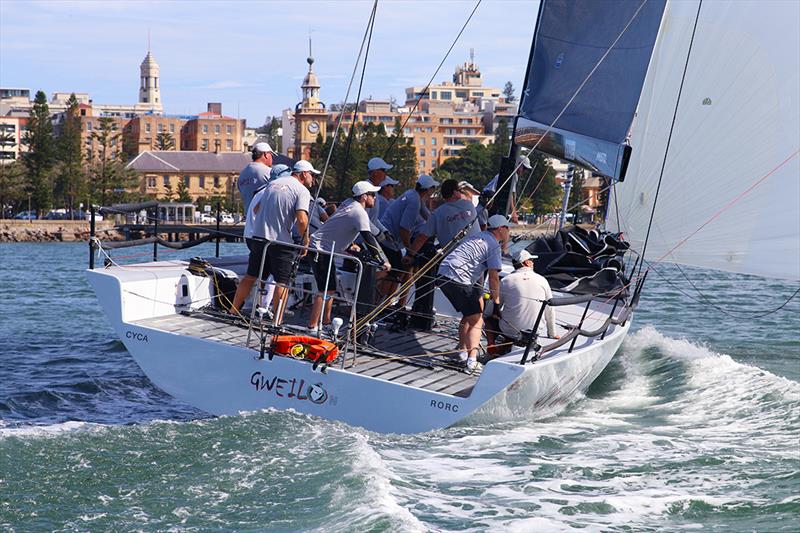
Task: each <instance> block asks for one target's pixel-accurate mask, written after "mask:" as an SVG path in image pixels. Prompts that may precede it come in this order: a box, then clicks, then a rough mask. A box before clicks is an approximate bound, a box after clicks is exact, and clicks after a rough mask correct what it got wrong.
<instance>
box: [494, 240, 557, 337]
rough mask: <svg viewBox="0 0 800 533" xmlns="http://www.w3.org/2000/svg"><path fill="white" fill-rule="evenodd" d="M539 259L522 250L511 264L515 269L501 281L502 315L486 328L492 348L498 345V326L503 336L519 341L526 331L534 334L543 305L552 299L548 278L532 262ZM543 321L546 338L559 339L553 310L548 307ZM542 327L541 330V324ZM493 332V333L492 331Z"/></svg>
mask: <svg viewBox="0 0 800 533" xmlns="http://www.w3.org/2000/svg"><path fill="white" fill-rule="evenodd" d="M536 257H537V256H535V255H531V253H530V252H528V251H527V250H520V251H519V252H517V253H516V254H514V257H513V258H512V264H513V265H514V269H515V270H514V272H512V273H511V274H509V275H507V276H506V277H504V278H503V280H502V281H501V282H500V302H501V304H502V313H495V314H496V315H499V316H498V317H497V318H496V319H495V320H496V321H497V323H496V324H493V326H492V327H487V330H486V339H487V340H488V342H489V344H490V345H493V344H494V343H495V337H496V335H495V332H496V331H497V328H498V327H499V329H500V331H501V332H502V333H503V336H505V337H508V338H509V339H512V340H518V339H520V337H521V334H522V333H523V332H529V331H531V330H532V329H533V325H534V324H535V323H536V318H537V317H538V316H539V311H540V310H541V307H542V302H544V301H546V300H549V299H550V298H552V297H553V292H552V291H551V290H550V284H549V283H548V282H547V279H545V277H544V276H541V275H539V274H537V273H536V272H534V270H533V260H534V259H536ZM544 319H545V320H544V321H545V324H546V330H547V336H548V337H550V338H551V339H557V338H559V337H558V336H557V335H556V326H555V315H554V312H553V308H552V307H551V306H549V305H548V306H547V307H546V308H545V310H544ZM487 326H489V319H487ZM539 326H540V328H541V327H542V324H540V325H539ZM490 329H491V330H493V331H489V330H490ZM536 333H538V332H536Z"/></svg>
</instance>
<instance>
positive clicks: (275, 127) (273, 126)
mask: <svg viewBox="0 0 800 533" xmlns="http://www.w3.org/2000/svg"><path fill="white" fill-rule="evenodd" d="M280 128H281V119H280V117H267V120H266V121H265V122H264V125H263V126H261V127H260V128H258V129H256V133H258V134H259V135H260V136H261V137H262V138H266V140H267V142H268V143H269V145H270V146H272V149H273V150H275V151H276V152H278V153H280V152H282V151H283V138H282V136H281V135H278V132H279V131H280Z"/></svg>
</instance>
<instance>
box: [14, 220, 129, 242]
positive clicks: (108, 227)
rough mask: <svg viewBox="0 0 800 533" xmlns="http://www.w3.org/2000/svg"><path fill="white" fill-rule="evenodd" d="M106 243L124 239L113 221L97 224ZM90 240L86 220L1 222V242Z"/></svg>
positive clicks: (100, 235)
mask: <svg viewBox="0 0 800 533" xmlns="http://www.w3.org/2000/svg"><path fill="white" fill-rule="evenodd" d="M95 227H96V230H97V236H98V237H99V238H100V239H101V240H104V241H120V240H123V239H124V236H123V234H122V233H121V232H119V231H117V229H116V228H115V225H114V222H113V221H102V222H97V224H96V226H95ZM88 240H89V222H86V221H84V220H0V242H72V241H85V242H88Z"/></svg>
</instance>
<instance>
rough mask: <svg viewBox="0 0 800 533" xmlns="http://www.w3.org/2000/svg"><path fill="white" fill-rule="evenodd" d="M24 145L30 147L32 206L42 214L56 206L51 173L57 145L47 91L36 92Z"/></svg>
mask: <svg viewBox="0 0 800 533" xmlns="http://www.w3.org/2000/svg"><path fill="white" fill-rule="evenodd" d="M23 142H24V144H25V145H27V147H28V151H27V152H25V153H24V154H23V156H22V160H23V162H24V163H25V166H26V167H27V169H28V183H27V187H26V188H27V192H28V194H30V195H31V205H32V207H33V208H35V209H37V210H39V211H42V210H45V209H50V207H51V206H52V203H53V196H52V191H53V187H52V184H51V178H52V176H51V171H52V169H53V165H54V164H55V155H56V154H55V147H54V144H53V121H52V119H51V118H50V109H49V107H48V105H47V96H45V94H44V91H37V92H36V96H35V97H34V100H33V107H32V108H31V113H30V118H29V119H28V131H27V132H26V133H25V138H24V141H23Z"/></svg>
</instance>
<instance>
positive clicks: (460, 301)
mask: <svg viewBox="0 0 800 533" xmlns="http://www.w3.org/2000/svg"><path fill="white" fill-rule="evenodd" d="M438 285H439V288H440V289H442V292H443V293H444V295H445V296H446V297H447V299H448V300H449V301H450V303H451V304H452V305H453V307H454V308H455V310H456V311H458V312H459V313H461V314H462V315H463V316H470V315H476V314H480V313H482V312H483V307H482V306H481V298H483V288H482V287H478V286H476V285H464V284H463V283H458V282H455V281H453V280H451V279H450V278H445V277H440V278H439V280H438Z"/></svg>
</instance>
